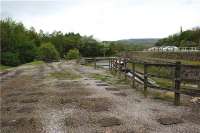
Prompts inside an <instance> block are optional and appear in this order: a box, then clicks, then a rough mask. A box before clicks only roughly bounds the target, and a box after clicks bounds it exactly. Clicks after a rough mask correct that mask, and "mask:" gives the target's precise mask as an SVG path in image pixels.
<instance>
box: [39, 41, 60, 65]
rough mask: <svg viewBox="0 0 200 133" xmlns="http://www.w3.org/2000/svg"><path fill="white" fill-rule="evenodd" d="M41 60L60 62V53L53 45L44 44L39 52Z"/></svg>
mask: <svg viewBox="0 0 200 133" xmlns="http://www.w3.org/2000/svg"><path fill="white" fill-rule="evenodd" d="M38 55H39V59H41V60H43V61H46V62H51V61H58V60H59V53H58V51H57V50H56V48H55V47H54V45H53V44H52V43H50V42H49V43H43V44H41V46H40V47H39V50H38Z"/></svg>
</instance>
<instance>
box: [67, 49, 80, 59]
mask: <svg viewBox="0 0 200 133" xmlns="http://www.w3.org/2000/svg"><path fill="white" fill-rule="evenodd" d="M79 57H80V54H79V50H78V49H70V50H69V52H68V53H67V55H66V59H78V58H79Z"/></svg>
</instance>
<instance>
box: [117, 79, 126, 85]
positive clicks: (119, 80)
mask: <svg viewBox="0 0 200 133" xmlns="http://www.w3.org/2000/svg"><path fill="white" fill-rule="evenodd" d="M114 84H124V85H128V84H129V82H128V80H125V79H117V80H116V81H114Z"/></svg>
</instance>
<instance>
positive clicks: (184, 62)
mask: <svg viewBox="0 0 200 133" xmlns="http://www.w3.org/2000/svg"><path fill="white" fill-rule="evenodd" d="M180 61H181V63H182V64H187V65H200V61H189V60H180Z"/></svg>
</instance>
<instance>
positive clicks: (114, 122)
mask: <svg viewBox="0 0 200 133" xmlns="http://www.w3.org/2000/svg"><path fill="white" fill-rule="evenodd" d="M98 123H99V124H100V126H101V127H112V126H119V125H121V124H122V123H121V121H120V119H118V118H116V117H105V118H102V119H100V120H99V121H98Z"/></svg>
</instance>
